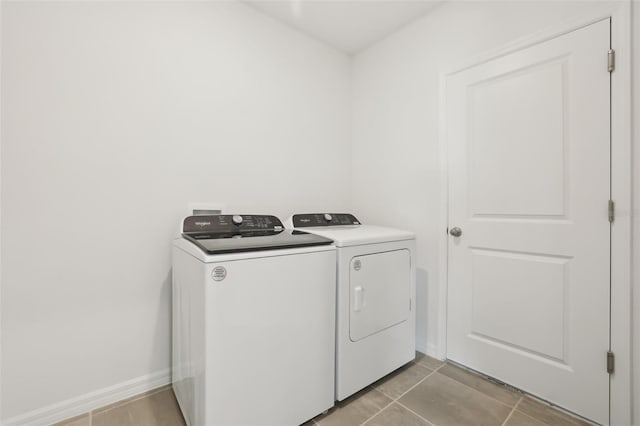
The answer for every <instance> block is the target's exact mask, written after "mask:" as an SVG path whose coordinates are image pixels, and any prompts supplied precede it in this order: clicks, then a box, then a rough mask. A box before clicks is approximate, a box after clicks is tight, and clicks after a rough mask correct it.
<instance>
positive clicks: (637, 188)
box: [632, 0, 640, 424]
mask: <svg viewBox="0 0 640 426" xmlns="http://www.w3.org/2000/svg"><path fill="white" fill-rule="evenodd" d="M632 8H633V11H632V12H633V23H632V32H633V40H632V47H633V70H632V75H633V81H632V84H633V123H632V126H633V142H634V147H633V154H634V159H633V164H634V179H633V194H634V198H633V202H634V208H633V222H632V226H633V268H634V270H633V280H634V291H633V305H632V306H633V329H632V331H633V361H632V362H633V410H634V412H633V419H634V423H635V424H640V148H638V142H640V1H639V0H634V1H633V3H632Z"/></svg>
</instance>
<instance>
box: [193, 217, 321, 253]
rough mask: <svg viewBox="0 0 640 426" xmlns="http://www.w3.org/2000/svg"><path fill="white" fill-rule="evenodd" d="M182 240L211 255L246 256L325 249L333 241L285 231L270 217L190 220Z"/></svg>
mask: <svg viewBox="0 0 640 426" xmlns="http://www.w3.org/2000/svg"><path fill="white" fill-rule="evenodd" d="M182 236H183V237H184V238H185V239H186V240H188V241H190V242H192V243H193V244H195V245H196V246H197V247H198V248H199V249H200V250H202V251H204V252H205V253H207V254H224V253H242V252H251V251H262V250H280V249H288V248H299V247H312V246H323V245H328V244H331V243H333V241H332V240H331V239H329V238H325V237H321V236H319V235H314V234H310V233H308V232H304V231H298V230H291V229H284V226H283V225H282V222H281V221H280V219H278V218H277V217H275V216H269V215H211V216H189V217H187V218H185V220H184V222H183V233H182Z"/></svg>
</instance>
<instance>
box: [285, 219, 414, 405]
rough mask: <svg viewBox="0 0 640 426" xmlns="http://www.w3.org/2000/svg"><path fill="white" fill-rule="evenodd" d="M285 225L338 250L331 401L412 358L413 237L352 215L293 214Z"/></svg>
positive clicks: (350, 393) (408, 233)
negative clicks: (333, 392)
mask: <svg viewBox="0 0 640 426" xmlns="http://www.w3.org/2000/svg"><path fill="white" fill-rule="evenodd" d="M287 224H288V226H289V227H293V228H295V229H300V230H304V231H307V232H311V233H313V234H316V235H319V236H323V237H326V238H330V239H332V240H334V243H335V245H336V246H337V247H338V262H337V280H338V282H337V287H338V293H337V308H336V309H337V321H336V399H337V400H338V401H342V400H343V399H345V398H347V397H348V396H349V395H352V394H353V393H355V392H357V391H358V390H360V389H362V388H364V387H366V386H368V385H370V384H371V383H373V382H375V381H376V380H378V379H380V378H381V377H383V376H385V375H387V374H389V373H390V372H392V371H393V370H395V369H397V368H399V367H401V366H402V365H404V364H406V363H408V362H409V361H411V360H413V359H414V358H415V294H416V293H415V275H416V274H415V254H414V253H415V235H414V234H413V233H411V232H407V231H402V230H398V229H392V228H383V227H379V226H371V225H361V224H360V221H358V220H357V219H356V218H355V217H354V216H353V215H351V214H336V213H318V214H315V213H314V214H296V215H293V216H292V217H291V218H289V220H288V223H287Z"/></svg>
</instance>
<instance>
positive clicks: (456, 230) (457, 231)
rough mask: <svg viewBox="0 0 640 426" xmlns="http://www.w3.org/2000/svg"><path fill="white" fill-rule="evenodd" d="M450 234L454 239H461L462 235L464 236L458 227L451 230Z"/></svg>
mask: <svg viewBox="0 0 640 426" xmlns="http://www.w3.org/2000/svg"><path fill="white" fill-rule="evenodd" d="M449 234H451V236H452V237H459V236H460V235H462V229H460V228H458V227H457V226H456V227H455V228H451V230H450V231H449Z"/></svg>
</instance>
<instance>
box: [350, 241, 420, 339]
mask: <svg viewBox="0 0 640 426" xmlns="http://www.w3.org/2000/svg"><path fill="white" fill-rule="evenodd" d="M349 284H350V313H349V337H350V339H351V341H352V342H357V341H358V340H361V339H364V338H365V337H367V336H371V335H372V334H375V333H377V332H379V331H381V330H384V329H386V328H389V327H391V326H393V325H396V324H399V323H401V322H403V321H406V320H407V319H408V318H409V313H410V310H411V305H410V303H411V256H410V253H409V250H395V251H389V252H384V253H375V254H368V255H363V256H356V257H354V258H352V259H351V265H350V272H349Z"/></svg>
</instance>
